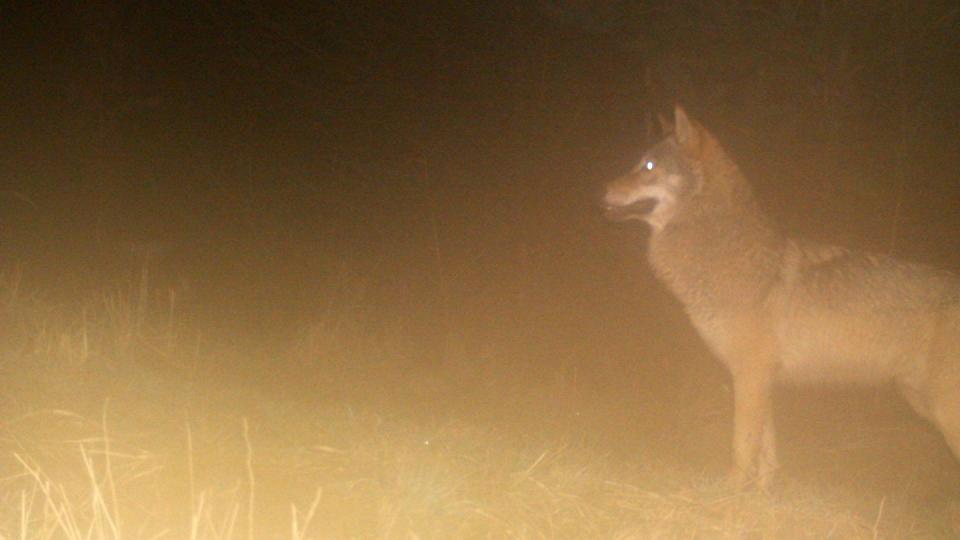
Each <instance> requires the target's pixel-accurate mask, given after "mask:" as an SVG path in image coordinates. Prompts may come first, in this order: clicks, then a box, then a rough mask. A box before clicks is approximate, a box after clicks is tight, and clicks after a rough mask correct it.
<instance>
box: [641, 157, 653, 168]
mask: <svg viewBox="0 0 960 540" xmlns="http://www.w3.org/2000/svg"><path fill="white" fill-rule="evenodd" d="M653 167H654V164H653V161H652V160H649V159H648V160H647V161H645V162H644V164H643V168H644V169H646V170H648V171H652V170H653Z"/></svg>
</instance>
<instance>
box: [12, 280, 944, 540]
mask: <svg viewBox="0 0 960 540" xmlns="http://www.w3.org/2000/svg"><path fill="white" fill-rule="evenodd" d="M19 283H20V280H19V278H18V274H17V273H16V272H14V271H8V272H6V273H5V274H4V280H3V296H2V301H3V317H4V319H3V328H4V329H5V332H4V336H3V338H4V339H3V340H2V350H0V353H2V355H3V362H2V364H3V368H4V371H5V373H4V375H3V376H4V380H5V381H7V382H6V383H5V389H6V390H5V395H4V396H3V399H4V402H3V403H4V407H3V410H4V416H3V423H2V428H0V470H2V471H4V473H3V477H2V478H0V537H2V538H6V539H14V538H22V539H39V538H43V539H53V538H64V539H81V538H83V539H107V538H145V539H149V538H171V539H181V538H182V539H226V538H297V539H299V538H378V539H379V538H384V539H386V538H404V539H414V538H616V539H627V538H949V537H951V536H952V535H953V534H956V533H957V529H956V527H957V523H956V522H955V521H951V516H956V513H957V509H956V508H955V506H951V504H952V503H951V502H950V501H951V500H952V499H950V498H949V497H947V498H945V497H943V495H942V493H943V490H942V489H940V490H939V491H938V490H937V489H938V488H929V487H928V486H924V487H923V488H922V489H921V488H918V487H917V486H915V485H911V480H910V478H914V479H916V478H919V479H920V480H914V482H920V483H929V481H930V478H931V477H932V476H933V475H935V474H936V473H935V472H934V471H938V470H942V469H941V468H938V467H943V465H942V464H943V463H949V459H950V457H949V455H942V454H943V449H942V448H940V450H936V449H937V448H939V447H938V446H937V445H938V444H939V442H938V441H937V440H936V437H935V434H930V433H929V430H925V429H924V428H923V427H911V428H904V427H903V424H902V423H901V424H894V428H892V431H890V432H882V431H877V430H870V429H864V430H862V431H858V432H854V431H851V430H849V429H840V430H837V432H831V429H830V427H829V426H828V425H822V426H818V427H815V428H813V429H812V430H805V429H799V428H797V427H796V423H786V425H785V426H784V429H783V430H782V433H784V434H785V435H784V436H785V437H786V439H787V441H788V442H785V443H784V445H783V446H784V448H783V454H784V456H785V457H784V460H785V461H786V462H787V464H788V465H787V466H785V471H784V474H783V479H782V481H781V482H780V483H779V485H778V486H777V487H776V489H775V490H774V491H773V492H772V493H770V494H760V493H756V492H750V491H748V492H745V493H737V492H733V491H731V490H729V489H727V488H726V487H725V486H724V485H723V483H722V481H721V478H722V475H721V471H722V469H723V467H724V466H725V464H726V459H727V458H726V455H727V453H728V445H727V437H728V435H727V431H728V422H729V419H728V418H727V417H726V416H727V415H728V412H727V411H726V410H725V409H724V408H722V407H721V408H720V409H719V411H713V410H711V411H708V414H705V415H704V414H699V413H696V414H693V416H692V418H693V419H692V420H690V418H691V417H690V416H687V418H688V421H687V422H685V423H678V421H677V420H676V419H677V418H683V417H684V416H683V415H671V414H668V411H669V410H670V408H671V407H673V406H675V405H676V403H675V402H674V403H673V405H671V404H670V402H667V403H664V400H665V399H669V398H668V397H665V396H666V395H667V394H669V392H666V393H665V394H658V393H657V392H655V391H653V388H654V387H655V386H657V385H649V386H650V388H649V389H647V391H646V393H647V397H646V398H637V399H635V400H633V401H631V402H629V404H628V405H629V406H625V405H624V403H622V402H619V401H618V400H617V398H616V394H615V393H614V392H613V391H612V390H611V391H610V393H609V394H605V393H604V392H603V391H598V388H599V387H598V386H596V385H593V386H587V385H586V384H584V385H582V386H581V385H580V383H579V382H578V378H577V375H576V373H571V372H569V371H563V370H562V369H560V368H558V367H556V366H553V367H551V368H550V369H543V370H542V371H543V373H541V374H540V375H539V376H535V375H531V373H530V372H529V371H527V372H523V371H521V370H519V368H518V363H517V362H511V355H521V354H523V352H522V347H521V348H520V349H514V350H513V351H512V352H511V351H510V350H503V351H499V352H497V351H488V352H487V353H486V356H484V357H483V359H482V360H480V359H476V358H473V357H471V356H470V353H469V351H468V350H460V351H456V348H450V349H449V350H450V351H451V352H450V353H449V354H448V357H447V360H446V362H444V363H441V365H439V366H433V367H431V368H430V369H425V368H424V367H423V366H419V367H418V364H417V362H415V361H412V362H411V361H410V360H409V357H410V356H411V355H412V356H414V357H415V355H416V351H410V350H404V351H402V354H401V351H400V349H402V347H400V345H398V344H397V340H396V339H392V338H390V337H389V336H387V335H386V334H380V335H373V336H370V335H367V336H365V337H356V336H354V337H355V339H351V340H348V339H345V338H342V339H336V336H332V335H331V332H330V326H324V327H321V328H320V329H319V330H318V329H317V327H316V325H314V326H313V330H309V329H306V328H307V327H305V329H304V330H303V331H302V332H300V333H299V334H300V337H298V338H296V339H292V340H291V343H293V345H290V346H285V347H280V346H278V347H267V348H261V349H255V348H251V347H248V346H246V342H245V341H244V339H243V337H242V336H239V335H233V336H231V335H230V334H229V333H228V334H216V335H210V336H207V337H204V336H203V335H202V334H201V333H200V332H198V327H195V326H194V324H199V323H194V322H193V321H194V319H193V318H191V317H189V316H188V315H186V314H183V315H181V314H180V313H177V312H176V310H175V309H174V308H172V307H171V306H170V300H169V298H170V296H169V294H166V295H157V294H155V293H154V292H152V291H143V290H138V288H140V287H143V284H139V285H137V286H135V287H132V288H129V289H128V290H125V291H121V292H116V293H111V294H102V295H99V296H97V297H96V298H94V299H93V300H88V301H86V302H84V303H81V304H69V305H64V304H56V303H52V302H47V301H41V300H39V299H38V298H37V297H36V296H35V295H33V294H28V292H27V291H24V290H23V288H22V287H21V286H20V285H19ZM156 297H162V298H166V300H164V301H163V302H160V303H157V302H153V301H147V300H145V299H146V298H156ZM164 302H166V303H164ZM158 306H160V307H158ZM324 328H326V330H324ZM318 332H319V333H320V334H321V335H320V336H318V335H317V334H318ZM348 334H350V333H349V332H346V330H345V329H344V328H341V335H348ZM231 337H232V338H233V339H232V340H231ZM371 342H376V343H377V345H376V346H373V345H372V344H371ZM363 343H366V346H364V345H363ZM403 358H407V360H403ZM481 361H482V362H483V363H485V364H484V365H485V366H486V367H484V368H479V367H477V365H478V363H481ZM227 366H233V367H234V368H237V369H236V370H233V369H228V368H227ZM241 366H247V367H249V366H260V368H258V369H255V370H248V371H247V372H245V373H246V374H245V375H244V374H242V372H243V369H241V368H240V367H241ZM264 366H266V369H263V367H264ZM238 372H241V374H238ZM305 374H310V376H309V377H307V378H309V379H310V382H305V381H304V380H303V379H304V378H305V377H304V376H305ZM298 379H299V380H298ZM791 399H792V398H790V397H789V396H788V397H787V399H786V401H785V403H784V406H785V407H786V408H787V409H788V410H789V409H791V408H792V407H793V405H792V402H791ZM798 399H799V398H798ZM624 409H627V410H624ZM865 410H868V411H869V410H872V409H871V408H870V407H869V406H868V407H866V408H865ZM717 416H719V417H720V420H719V421H717V420H716V417H717ZM708 417H709V418H714V419H713V420H709V419H708ZM814 418H833V416H831V415H829V414H825V415H820V416H816V415H815V416H814ZM859 420H864V419H863V418H860V419H859ZM866 420H867V422H868V423H867V425H869V426H871V427H872V426H876V425H878V422H873V423H870V422H869V419H866ZM856 421H858V419H857V418H852V419H851V418H850V417H849V416H848V417H846V419H845V422H847V424H845V425H846V426H847V427H848V428H849V422H856ZM827 423H828V422H825V424H827ZM879 425H881V426H883V425H889V424H883V423H882V422H879ZM907 425H911V426H914V424H907ZM917 425H918V424H917ZM711 426H712V427H711ZM904 429H912V430H913V431H909V430H908V431H904ZM791 430H793V431H791ZM810 433H813V434H815V435H810ZM816 434H819V436H822V437H826V440H827V442H826V443H823V442H822V441H821V440H820V439H818V438H817V435H816ZM908 437H909V438H911V439H913V442H912V443H911V444H913V446H909V447H903V448H902V449H900V450H896V451H891V450H889V449H887V450H882V449H883V448H884V446H885V445H886V444H887V443H888V442H890V441H899V440H902V439H905V438H908ZM917 440H919V441H920V442H919V443H916V441H917ZM914 443H916V444H914ZM845 444H854V445H855V446H856V447H855V448H850V447H846V448H845V447H844V445H845ZM895 446H896V444H895ZM931 448H933V449H934V450H931ZM938 451H939V452H940V454H937V452H938ZM918 452H919V453H918ZM870 455H877V456H878V457H877V460H876V461H875V462H873V463H872V464H871V463H870V462H869V461H865V460H863V459H860V458H861V457H863V456H870ZM917 455H921V456H923V457H922V458H919V461H921V462H922V463H920V464H917V463H906V462H909V461H911V460H913V459H914V456H917ZM883 457H886V458H888V459H893V460H895V461H896V460H901V462H899V463H887V462H883V461H882V458H883ZM945 460H946V461H945ZM947 467H949V465H947ZM947 470H949V469H947ZM945 478H946V480H944V482H946V483H951V482H953V481H955V480H956V475H955V474H954V476H952V477H951V476H950V473H948V474H947V475H945ZM951 478H952V480H951ZM885 482H886V483H885ZM931 490H932V491H931ZM953 493H954V496H955V494H956V493H955V492H953ZM923 494H925V495H923Z"/></svg>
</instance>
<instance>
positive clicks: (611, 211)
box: [604, 197, 658, 221]
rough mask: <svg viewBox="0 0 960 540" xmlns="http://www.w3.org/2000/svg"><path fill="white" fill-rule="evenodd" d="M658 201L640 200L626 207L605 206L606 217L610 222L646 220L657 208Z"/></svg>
mask: <svg viewBox="0 0 960 540" xmlns="http://www.w3.org/2000/svg"><path fill="white" fill-rule="evenodd" d="M657 202H658V201H657V199H654V198H652V197H650V198H646V199H640V200H637V201H634V202H632V203H630V204H627V205H624V206H615V205H611V204H608V205H605V206H604V216H605V217H606V218H607V219H609V220H610V221H629V220H631V219H640V220H642V219H644V218H646V217H647V216H648V215H650V213H651V212H653V209H654V208H656V207H657Z"/></svg>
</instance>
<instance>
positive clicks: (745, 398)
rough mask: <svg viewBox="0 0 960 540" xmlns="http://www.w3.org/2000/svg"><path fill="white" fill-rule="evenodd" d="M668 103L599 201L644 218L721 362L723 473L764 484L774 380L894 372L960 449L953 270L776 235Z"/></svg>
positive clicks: (712, 149) (958, 286)
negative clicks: (636, 161) (727, 465)
mask: <svg viewBox="0 0 960 540" xmlns="http://www.w3.org/2000/svg"><path fill="white" fill-rule="evenodd" d="M675 116H676V120H675V126H674V130H673V132H672V134H669V136H668V137H667V138H666V139H664V140H663V141H662V142H660V143H659V144H657V145H655V146H654V147H653V148H651V149H650V150H649V152H648V153H647V154H646V155H645V156H644V158H643V160H642V161H641V162H640V165H638V166H637V167H636V168H635V169H634V170H633V171H631V172H630V173H629V174H627V175H625V176H623V177H621V178H619V179H617V180H615V181H613V182H611V183H610V184H609V185H608V186H607V192H606V196H605V201H604V202H605V204H606V207H607V212H608V216H609V217H610V218H611V219H615V220H628V219H639V220H643V221H646V222H647V223H649V224H650V225H651V228H652V235H651V237H650V245H649V262H650V264H651V266H652V267H653V270H654V271H655V273H656V275H657V276H658V277H659V278H660V280H662V281H663V282H664V283H665V284H666V286H667V287H668V288H669V289H670V290H671V291H672V292H673V294H674V295H676V297H677V298H678V299H679V300H680V302H682V304H683V305H684V307H685V308H686V310H687V313H688V314H689V316H690V320H691V321H692V323H693V325H694V326H695V327H696V329H697V330H698V332H699V333H700V335H701V336H702V337H703V339H704V341H705V342H706V343H707V344H708V346H709V347H710V348H711V350H712V351H713V352H714V353H715V354H716V356H717V357H719V358H720V360H721V361H722V362H723V363H724V364H725V365H726V367H727V368H728V369H729V370H730V372H731V374H732V376H733V387H734V401H735V406H734V442H733V448H734V468H733V471H732V477H733V480H734V481H735V482H737V483H738V484H743V483H744V482H746V481H748V480H753V481H757V482H758V483H759V484H760V485H761V486H766V484H767V482H768V481H769V479H770V478H771V475H772V473H773V471H774V470H775V469H776V467H777V461H776V451H775V448H774V439H775V437H774V428H773V416H772V411H771V390H772V386H773V383H774V381H777V380H780V381H793V382H883V381H893V382H894V383H895V384H896V385H897V387H898V388H899V389H900V391H901V392H902V394H903V395H904V397H905V398H906V399H907V401H909V403H910V404H911V405H912V406H913V408H914V409H915V410H916V411H917V412H918V413H919V414H920V415H922V416H923V417H925V418H927V419H929V420H930V421H932V422H933V423H934V424H935V425H936V426H937V427H938V428H939V429H940V431H941V432H942V433H943V435H944V437H945V438H946V440H947V443H948V444H949V446H950V448H951V449H952V451H953V453H954V455H955V456H957V458H958V459H960V278H958V277H957V276H955V275H953V274H951V273H948V272H945V271H941V270H937V269H934V268H930V267H927V266H923V265H920V264H912V263H908V262H903V261H899V260H896V259H893V258H891V257H887V256H882V255H871V254H866V253H859V252H856V251H850V250H847V249H843V248H839V247H832V246H824V245H818V244H814V243H811V242H806V241H803V240H798V239H793V238H789V237H787V236H785V235H784V234H782V233H781V232H780V231H779V230H778V229H777V228H776V227H775V226H774V225H773V224H772V223H771V222H770V220H769V219H768V218H767V216H766V215H765V214H764V213H763V212H762V211H761V210H760V208H759V206H758V205H757V202H756V200H755V198H754V196H753V194H752V191H751V189H750V186H749V184H748V183H747V181H746V179H745V178H744V176H743V174H742V173H741V172H740V170H739V168H738V167H737V165H736V164H735V163H734V162H733V160H732V159H731V158H730V157H729V156H728V155H727V153H726V152H725V151H724V150H723V148H722V147H721V146H720V145H719V143H718V142H717V140H716V139H715V138H714V137H713V135H712V134H711V133H710V132H708V131H707V130H706V129H704V128H703V127H702V126H700V125H699V124H698V123H697V122H695V121H693V120H691V119H690V118H689V117H688V116H687V114H686V112H685V111H684V110H683V109H682V108H681V107H679V106H678V107H677V109H676V112H675Z"/></svg>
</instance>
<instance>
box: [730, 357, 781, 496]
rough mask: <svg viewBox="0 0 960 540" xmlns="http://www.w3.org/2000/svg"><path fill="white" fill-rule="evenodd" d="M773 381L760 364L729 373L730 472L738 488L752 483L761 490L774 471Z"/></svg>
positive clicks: (767, 371)
mask: <svg viewBox="0 0 960 540" xmlns="http://www.w3.org/2000/svg"><path fill="white" fill-rule="evenodd" d="M772 386H773V377H772V374H771V373H770V370H768V369H766V368H765V365H764V364H759V365H753V366H750V367H749V368H747V367H745V368H744V369H742V370H738V371H737V372H735V373H733V393H734V411H733V470H732V471H731V473H730V481H731V482H732V483H733V485H734V486H736V487H738V488H743V487H745V486H746V485H747V484H748V483H751V482H756V483H757V484H758V485H759V486H760V488H761V489H765V488H766V486H767V485H768V484H769V481H770V479H771V476H772V473H773V469H775V468H776V449H775V445H774V430H773V408H772V403H771V388H772Z"/></svg>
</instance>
